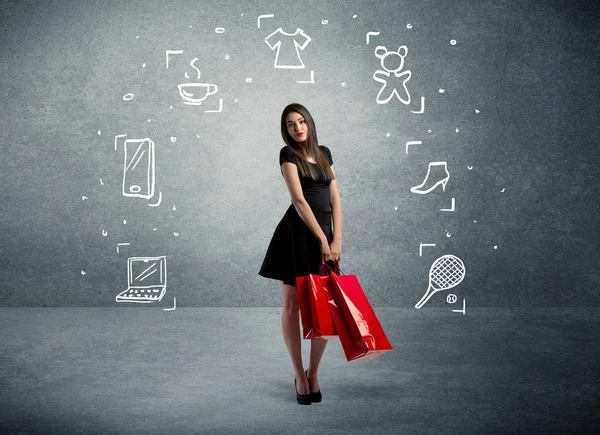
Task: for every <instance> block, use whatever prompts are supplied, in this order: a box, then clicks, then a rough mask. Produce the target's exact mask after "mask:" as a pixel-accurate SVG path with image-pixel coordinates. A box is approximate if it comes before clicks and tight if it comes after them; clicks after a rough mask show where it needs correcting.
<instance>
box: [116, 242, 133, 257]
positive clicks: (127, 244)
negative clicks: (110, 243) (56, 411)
mask: <svg viewBox="0 0 600 435" xmlns="http://www.w3.org/2000/svg"><path fill="white" fill-rule="evenodd" d="M129 245H131V243H117V254H119V253H120V252H119V247H121V246H129Z"/></svg>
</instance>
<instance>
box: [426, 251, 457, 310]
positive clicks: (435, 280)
mask: <svg viewBox="0 0 600 435" xmlns="http://www.w3.org/2000/svg"><path fill="white" fill-rule="evenodd" d="M464 277H465V265H464V263H463V262H462V260H461V259H460V258H458V257H455V256H454V255H442V256H441V257H440V258H438V259H437V260H435V261H434V262H433V264H432V265H431V268H430V269H429V288H428V289H427V291H426V292H425V294H424V295H423V297H422V298H421V300H420V301H419V302H417V305H415V308H421V307H422V306H423V305H425V302H427V301H428V300H429V298H430V297H431V296H433V294H434V293H436V292H439V291H442V290H448V289H451V288H452V287H456V286H457V285H458V284H460V283H461V281H462V280H463V279H464Z"/></svg>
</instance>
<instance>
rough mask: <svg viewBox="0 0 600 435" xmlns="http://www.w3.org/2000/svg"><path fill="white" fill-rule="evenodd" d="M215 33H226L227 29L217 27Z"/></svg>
mask: <svg viewBox="0 0 600 435" xmlns="http://www.w3.org/2000/svg"><path fill="white" fill-rule="evenodd" d="M215 33H225V28H224V27H217V28H216V29H215Z"/></svg>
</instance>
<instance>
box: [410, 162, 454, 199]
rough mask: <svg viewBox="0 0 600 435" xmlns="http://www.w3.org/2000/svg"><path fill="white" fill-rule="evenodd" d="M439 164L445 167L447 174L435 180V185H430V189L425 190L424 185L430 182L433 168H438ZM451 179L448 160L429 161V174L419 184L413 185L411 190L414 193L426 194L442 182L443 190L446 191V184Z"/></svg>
mask: <svg viewBox="0 0 600 435" xmlns="http://www.w3.org/2000/svg"><path fill="white" fill-rule="evenodd" d="M438 166H441V167H443V169H444V172H445V173H446V176H445V177H444V178H440V179H439V180H437V181H436V182H435V184H433V186H430V187H429V188H428V189H426V190H423V187H425V185H426V184H427V183H428V182H430V180H429V177H430V175H431V169H432V168H436V167H438ZM449 179H450V173H449V172H448V166H447V163H446V162H429V166H427V175H426V176H425V179H424V180H423V182H422V183H421V184H419V185H418V186H413V187H411V188H410V191H411V192H412V193H418V194H421V195H425V194H427V193H429V192H431V191H432V190H433V189H435V188H436V187H437V186H439V185H440V184H441V185H442V191H444V192H445V191H446V184H447V183H448V180H449Z"/></svg>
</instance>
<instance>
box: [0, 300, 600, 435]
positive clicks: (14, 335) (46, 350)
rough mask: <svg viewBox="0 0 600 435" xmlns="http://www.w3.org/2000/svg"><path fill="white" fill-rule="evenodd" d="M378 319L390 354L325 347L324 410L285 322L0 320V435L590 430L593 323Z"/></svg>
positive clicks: (577, 314) (254, 311)
mask: <svg viewBox="0 0 600 435" xmlns="http://www.w3.org/2000/svg"><path fill="white" fill-rule="evenodd" d="M376 312H377V315H378V317H379V319H380V321H381V324H382V325H383V327H384V329H385V330H386V333H387V335H388V338H389V339H390V341H391V342H392V345H393V346H394V350H393V351H391V352H388V353H386V354H384V355H382V356H381V357H379V358H377V359H375V360H371V361H353V362H347V361H346V360H345V357H344V354H343V351H342V348H341V345H340V343H339V341H330V342H329V344H328V347H327V350H326V352H325V355H324V357H323V361H322V364H321V367H320V371H319V372H320V384H321V390H322V393H323V402H321V403H316V404H312V405H310V406H301V405H298V404H297V403H296V401H295V391H294V384H293V373H292V367H291V363H290V360H289V356H288V353H287V349H286V347H285V344H284V342H283V338H282V336H281V326H280V325H281V324H280V316H281V308H177V309H176V310H174V311H164V310H162V309H160V308H157V307H149V306H143V307H142V306H132V307H124V306H119V307H114V308H0V328H1V329H0V330H1V333H0V334H1V335H0V369H1V372H0V432H1V433H32V434H33V433H39V434H74V433H80V434H261V435H267V434H325V433H326V434H363V433H368V434H369V435H376V434H411V435H413V434H488V433H489V434H520V433H523V434H529V433H531V434H537V433H540V434H542V433H543V434H546V433H557V434H558V433H560V434H576V433H592V432H594V431H598V430H599V429H600V417H599V415H600V412H599V404H600V380H599V379H600V378H599V375H600V370H599V366H600V364H599V361H600V342H599V337H600V334H599V333H600V309H598V308H589V309H584V308H581V309H557V308H540V309H513V310H509V309H496V308H473V307H471V308H470V309H469V310H467V312H466V315H463V314H460V313H453V312H452V311H451V310H450V309H445V308H431V307H430V308H427V307H424V308H422V309H420V310H416V309H414V308H412V309H395V308H376ZM308 345H309V341H308V340H303V353H304V355H305V362H306V363H307V362H308V350H309V347H308ZM596 433H597V432H596Z"/></svg>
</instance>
